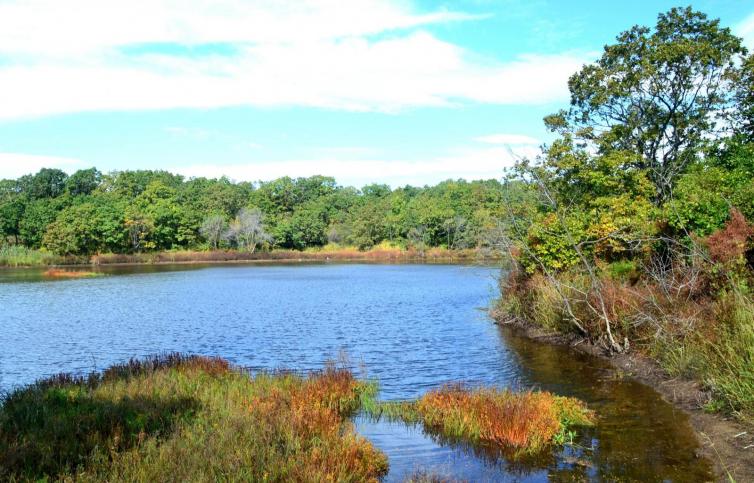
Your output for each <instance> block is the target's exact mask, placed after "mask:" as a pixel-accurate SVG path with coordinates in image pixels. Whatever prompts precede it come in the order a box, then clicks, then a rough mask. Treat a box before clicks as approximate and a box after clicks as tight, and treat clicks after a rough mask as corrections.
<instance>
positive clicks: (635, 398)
mask: <svg viewBox="0 0 754 483" xmlns="http://www.w3.org/2000/svg"><path fill="white" fill-rule="evenodd" d="M100 270H102V271H103V272H104V273H105V275H106V276H102V277H95V278H86V279H76V280H63V281H48V280H44V279H43V277H42V276H41V271H40V270H30V269H28V270H0V349H1V350H0V389H2V390H8V389H10V388H12V387H15V386H18V385H22V384H28V383H31V382H33V381H34V380H36V379H38V378H41V377H44V376H48V375H51V374H55V373H58V372H73V373H85V372H89V371H93V370H99V369H102V368H105V367H107V366H108V365H110V364H112V363H115V362H121V361H124V360H126V359H128V358H131V357H139V356H145V355H149V354H155V353H160V352H172V351H178V352H188V353H195V354H206V355H219V356H222V357H225V358H226V359H228V360H230V361H231V362H233V363H235V364H238V365H241V366H245V367H249V368H252V369H277V368H289V369H299V370H304V371H306V370H313V369H320V368H322V366H323V364H324V362H325V361H327V360H328V359H335V358H338V357H344V355H345V356H347V357H348V359H349V360H350V363H351V364H352V365H353V366H354V369H355V371H356V372H357V373H359V374H361V375H362V376H366V377H369V378H375V379H377V380H379V383H380V388H381V392H380V397H381V398H382V399H389V400H399V399H408V398H414V397H417V396H420V395H421V394H423V393H424V392H426V391H427V390H428V389H430V388H435V387H439V386H441V385H442V384H444V383H448V382H457V381H461V382H465V383H468V384H470V385H478V384H493V385H497V386H500V387H512V388H515V389H529V388H536V389H546V390H550V391H553V392H555V393H558V394H561V395H568V396H576V397H579V398H581V399H583V400H585V401H586V402H587V403H588V404H589V405H590V407H592V408H593V409H595V410H596V411H597V413H598V415H599V418H600V419H599V423H598V424H597V426H596V427H595V428H592V429H589V430H586V431H581V432H580V434H579V436H578V438H577V440H576V441H575V444H574V445H571V446H567V447H565V448H564V449H563V450H560V451H553V452H552V454H546V455H541V456H538V457H537V458H532V459H530V460H527V461H525V462H522V461H517V462H513V461H508V460H506V459H505V458H503V457H502V456H500V455H499V454H495V453H494V452H490V451H485V450H484V449H480V448H470V447H462V446H458V445H452V444H444V442H442V441H437V440H435V439H434V438H433V437H432V436H429V435H426V434H424V433H423V432H422V431H421V429H420V428H418V427H417V428H412V427H406V426H405V425H402V424H398V423H386V422H374V421H370V420H367V419H365V418H361V417H358V418H357V419H356V421H355V422H356V424H357V428H358V429H359V431H360V432H361V433H362V434H364V435H365V436H366V437H368V438H369V439H370V440H371V441H372V442H374V443H375V445H377V446H378V447H379V448H381V449H382V450H383V451H385V452H386V453H387V455H388V457H389V460H390V465H391V469H390V474H389V475H388V477H387V481H401V480H402V479H403V478H405V477H406V476H407V475H409V474H411V473H413V472H414V471H416V470H427V471H430V472H434V473H438V474H441V475H444V476H447V477H455V478H461V479H469V480H474V481H501V480H512V481H551V480H556V481H558V480H563V481H572V480H574V479H576V480H580V479H586V478H589V479H596V480H614V479H624V480H643V481H660V480H665V481H703V480H709V479H711V478H712V475H711V466H710V464H709V462H708V461H706V460H704V459H700V458H697V457H696V453H697V451H698V443H697V441H696V439H695V437H694V434H693V431H692V430H691V427H690V426H689V424H688V421H687V418H686V416H685V414H683V412H681V411H678V410H676V409H674V408H673V407H672V406H671V405H669V404H667V403H665V402H664V401H662V399H661V398H660V397H659V395H658V394H657V393H656V392H655V391H653V390H652V389H650V388H648V387H646V386H643V385H641V384H638V383H636V382H633V381H631V380H628V379H625V378H623V377H621V376H620V374H616V372H615V371H614V370H612V369H611V368H610V367H609V366H608V364H607V363H605V362H604V361H601V360H599V359H597V358H594V357H590V356H587V355H583V354H578V353H575V352H573V351H571V350H569V349H567V348H563V347H553V346H548V345H544V344H539V343H535V342H532V341H530V340H527V339H523V338H521V337H518V336H516V335H515V334H514V333H512V332H510V331H509V330H508V329H506V328H500V327H498V326H496V325H495V324H493V323H492V321H491V320H490V319H489V318H488V317H487V314H486V308H487V307H488V305H489V303H490V301H491V300H492V299H493V298H495V297H496V296H497V294H498V291H497V283H496V277H497V276H498V274H499V269H496V268H492V267H479V266H459V265H418V264H402V265H384V264H311V265H294V264H288V265H263V264H255V265H244V264H242V265H222V266H148V267H107V268H102V269H100Z"/></svg>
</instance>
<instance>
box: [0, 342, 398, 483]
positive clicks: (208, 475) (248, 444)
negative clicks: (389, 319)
mask: <svg viewBox="0 0 754 483" xmlns="http://www.w3.org/2000/svg"><path fill="white" fill-rule="evenodd" d="M374 393H375V388H374V385H371V384H365V383H362V382H359V381H357V380H356V379H355V378H354V377H353V375H352V374H351V373H350V372H349V371H348V370H345V369H338V368H335V367H328V368H327V369H325V370H324V371H322V372H321V373H317V374H313V375H310V376H308V377H302V376H298V375H294V374H290V373H278V374H266V373H261V374H255V375H249V374H246V373H244V372H242V371H239V370H235V369H233V368H231V367H230V366H229V364H228V363H227V362H225V361H223V360H221V359H211V358H204V357H184V356H179V355H170V356H165V357H159V358H153V359H148V360H145V361H132V362H131V363H129V364H124V365H120V366H115V367H112V368H110V369H108V370H107V371H105V372H104V373H103V374H101V375H97V374H95V375H92V376H89V377H87V378H73V377H69V376H58V377H55V378H51V379H48V380H44V381H41V382H38V383H36V384H34V385H32V386H29V387H27V388H23V389H19V390H17V391H15V392H13V393H11V394H9V395H8V396H7V397H6V398H5V400H4V401H3V403H2V406H0V480H3V481H6V480H10V481H26V480H39V479H46V480H57V479H76V480H79V481H218V480H234V481H377V480H378V479H379V478H381V477H382V476H384V475H385V474H386V472H387V459H386V457H385V455H384V454H382V453H381V452H380V451H378V450H377V449H376V448H374V447H373V446H372V445H371V443H369V442H368V441H367V440H365V439H364V438H362V437H361V436H359V435H357V434H356V433H355V430H354V428H353V425H352V423H351V422H350V421H349V419H348V418H349V416H350V415H351V414H353V412H354V411H356V410H357V409H358V408H359V407H360V404H361V402H362V401H363V400H368V399H369V398H371V397H373V394H374Z"/></svg>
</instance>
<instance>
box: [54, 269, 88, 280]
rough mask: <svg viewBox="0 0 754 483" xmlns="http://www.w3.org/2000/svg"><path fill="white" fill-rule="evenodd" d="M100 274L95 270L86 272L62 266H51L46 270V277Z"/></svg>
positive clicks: (75, 276) (77, 276)
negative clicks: (61, 267) (66, 268)
mask: <svg viewBox="0 0 754 483" xmlns="http://www.w3.org/2000/svg"><path fill="white" fill-rule="evenodd" d="M97 275H98V274H97V273H95V272H84V271H79V270H63V269H60V268H51V269H49V270H47V271H46V272H44V276H45V277H49V278H86V277H96V276H97Z"/></svg>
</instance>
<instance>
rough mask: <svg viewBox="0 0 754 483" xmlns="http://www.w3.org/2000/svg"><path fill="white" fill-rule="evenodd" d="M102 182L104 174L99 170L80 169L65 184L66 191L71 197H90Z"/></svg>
mask: <svg viewBox="0 0 754 483" xmlns="http://www.w3.org/2000/svg"><path fill="white" fill-rule="evenodd" d="M100 182H102V173H100V172H99V171H98V170H97V168H89V169H80V170H78V171H76V172H75V173H73V174H72V175H71V176H70V177H69V178H68V179H67V180H66V182H65V189H66V191H67V192H68V193H69V194H70V195H71V196H81V195H89V194H91V193H92V192H93V191H94V190H95V189H97V186H99V184H100Z"/></svg>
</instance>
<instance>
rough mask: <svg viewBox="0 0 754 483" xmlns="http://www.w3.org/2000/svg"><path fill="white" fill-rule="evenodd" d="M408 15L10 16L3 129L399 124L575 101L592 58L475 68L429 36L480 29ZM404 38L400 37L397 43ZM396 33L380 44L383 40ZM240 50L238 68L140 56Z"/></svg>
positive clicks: (65, 10) (45, 3)
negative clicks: (165, 119)
mask: <svg viewBox="0 0 754 483" xmlns="http://www.w3.org/2000/svg"><path fill="white" fill-rule="evenodd" d="M406 5H407V3H406V2H404V1H378V0H349V1H348V2H341V1H335V0H309V1H307V2H281V1H272V0H270V1H257V2H244V1H240V0H239V1H227V2H223V3H222V4H217V3H215V2H207V1H203V0H194V1H187V0H182V1H177V0H176V1H173V0H150V1H144V0H139V1H135V2H133V1H132V2H119V1H118V2H115V1H104V0H70V1H66V2H60V1H58V0H33V1H30V2H28V1H27V2H13V1H12V2H9V3H0V52H5V53H6V57H8V58H9V59H11V60H10V62H9V63H6V64H0V119H6V120H9V119H18V118H25V117H36V116H47V115H54V114H61V113H69V112H80V111H93V110H146V109H168V108H183V107H186V108H215V107H225V106H239V105H247V106H279V105H296V106H311V107H324V108H332V109H345V110H369V111H384V112H392V111H398V110H401V109H405V108H411V107H419V106H449V105H455V104H458V103H462V102H481V103H496V104H531V103H544V102H551V101H556V100H561V99H565V98H567V87H566V81H567V78H568V76H569V75H570V74H571V73H573V72H574V71H575V70H577V69H578V68H579V67H580V66H581V65H582V63H583V60H584V59H583V57H581V56H579V55H570V54H565V55H524V56H521V57H520V58H518V59H516V60H514V61H512V62H508V63H500V62H497V61H495V60H493V59H489V58H480V57H478V56H474V55H471V53H470V52H467V51H466V50H464V49H463V48H460V47H459V46H457V45H455V44H452V43H449V42H445V41H442V40H440V39H438V38H436V37H435V36H433V35H432V34H430V33H427V32H424V31H422V30H417V28H420V27H421V26H424V25H428V24H432V23H437V22H447V21H452V20H461V19H469V18H471V17H470V16H468V15H465V14H463V13H456V12H448V11H437V12H431V13H427V14H418V13H414V12H413V11H412V10H411V9H409V8H408V7H407V6H406ZM396 29H399V30H398V31H397V32H396ZM391 31H392V32H394V33H393V34H392V35H390V36H384V35H383V36H381V37H379V38H374V37H371V36H372V35H373V34H378V33H384V32H391ZM154 42H159V43H168V44H182V45H198V44H207V43H223V42H229V43H231V44H232V45H233V46H234V47H235V49H236V50H235V53H234V54H231V55H219V54H215V55H205V56H193V57H192V56H186V55H178V54H175V53H173V54H171V53H170V51H169V49H168V50H165V51H164V52H163V53H160V54H157V53H152V54H149V55H146V54H145V55H127V54H124V53H123V52H121V51H119V50H118V47H123V46H134V45H142V44H145V43H154Z"/></svg>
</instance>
